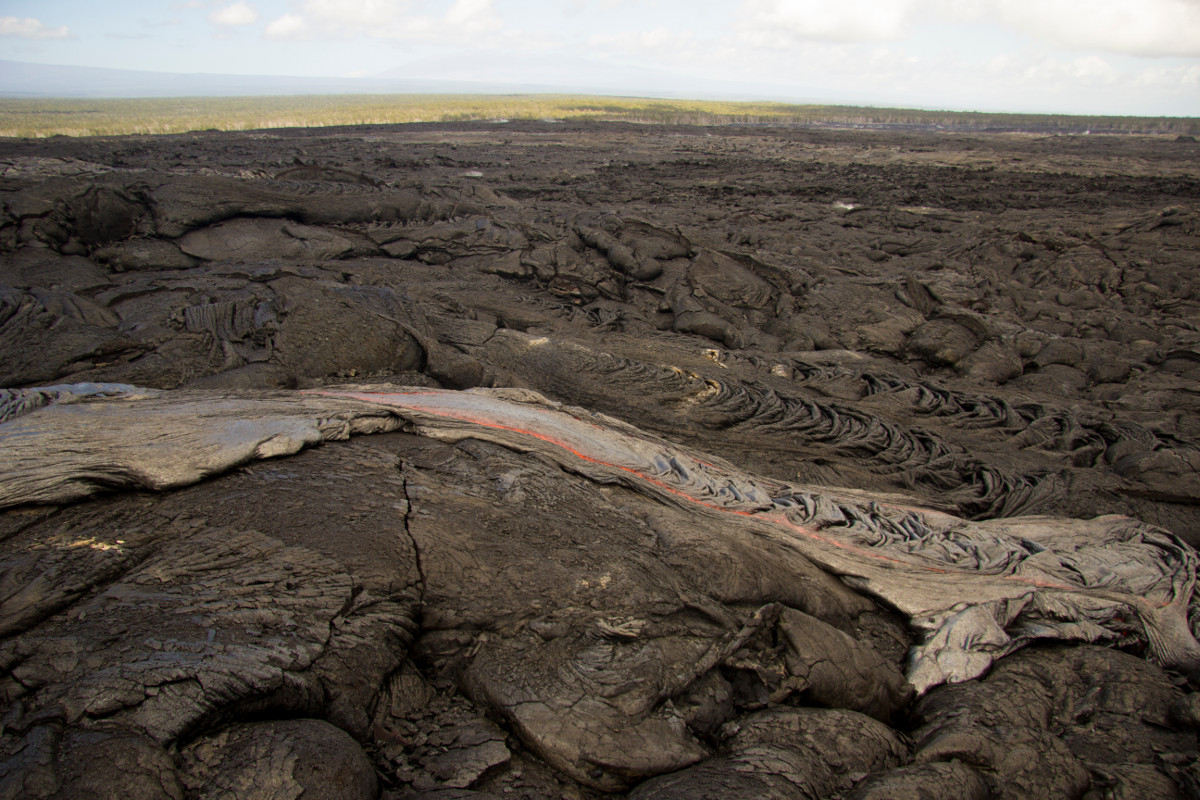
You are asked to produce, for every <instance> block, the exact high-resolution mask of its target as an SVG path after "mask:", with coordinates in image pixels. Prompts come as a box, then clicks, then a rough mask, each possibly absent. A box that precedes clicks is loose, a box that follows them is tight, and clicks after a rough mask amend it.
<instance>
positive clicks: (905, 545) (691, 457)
mask: <svg viewBox="0 0 1200 800" xmlns="http://www.w3.org/2000/svg"><path fill="white" fill-rule="evenodd" d="M501 128H503V137H499V136H498V132H499V131H500V130H501ZM463 133H469V134H470V135H469V136H464V135H462V134H463ZM659 134H663V135H662V136H659ZM368 136H369V140H368ZM500 138H503V139H504V140H505V142H506V143H505V144H499V143H498V141H499V139H500ZM448 142H452V143H453V144H454V145H455V147H456V148H457V150H456V153H455V159H454V160H450V159H446V158H444V157H443V156H444V155H445V152H444V151H445V147H446V144H447V143H448ZM547 145H552V146H547ZM881 146H882V147H887V148H889V149H888V151H887V152H888V153H889V158H888V160H887V161H886V162H879V163H871V164H867V163H863V158H864V153H867V154H869V153H870V152H872V151H873V150H874V149H875V148H878V147H881ZM181 148H188V149H189V151H190V152H193V153H194V154H196V155H197V156H198V158H199V160H198V161H197V162H195V163H203V164H204V165H205V166H204V167H203V168H193V167H184V166H181V165H180V161H179V159H178V158H177V157H176V155H175V154H176V153H178V152H179V151H180V149H181ZM864 148H866V149H864ZM0 149H3V150H4V151H5V152H4V167H5V168H4V171H3V175H2V176H0V197H2V198H3V203H0V390H3V394H2V395H0V507H2V508H3V510H0V797H13V798H17V797H22V798H23V797H30V798H56V799H61V800H66V798H76V797H113V796H124V797H128V798H130V800H137V799H139V798H172V799H178V800H182V798H192V797H196V798H199V797H214V798H215V797H235V796H236V797H241V798H248V799H249V800H254V798H265V797H296V798H301V797H303V798H312V797H326V796H327V797H363V798H387V800H407V799H408V798H417V797H424V798H439V799H440V800H468V798H480V800H486V798H494V797H521V798H543V797H546V798H549V797H564V796H569V797H576V798H596V797H601V796H620V795H622V794H627V795H628V796H630V797H638V798H674V797H681V798H682V797H687V798H703V797H714V798H715V797H779V798H804V797H814V798H815V797H845V798H856V799H857V800H876V799H877V798H884V797H887V798H918V797H938V798H941V797H961V798H970V799H971V800H975V798H989V797H1003V798H1009V797H1012V798H1017V797H1023V798H1043V797H1048V796H1054V797H1078V798H1083V797H1088V798H1092V797H1100V796H1106V797H1107V796H1111V797H1133V798H1138V800H1142V798H1150V797H1173V796H1179V797H1184V796H1189V795H1188V793H1189V792H1191V793H1194V792H1195V791H1196V786H1198V785H1200V761H1198V760H1197V755H1196V754H1197V752H1198V750H1200V746H1198V744H1197V733H1198V730H1200V722H1198V720H1200V711H1197V708H1198V702H1197V700H1196V698H1197V694H1196V693H1195V691H1194V689H1195V687H1196V684H1195V680H1196V676H1195V669H1196V667H1197V665H1198V663H1200V662H1198V661H1197V656H1198V652H1200V651H1197V650H1196V646H1195V636H1196V634H1197V632H1198V630H1200V629H1198V628H1197V626H1196V620H1197V619H1200V601H1198V600H1197V599H1196V596H1195V571H1196V566H1197V563H1198V560H1197V559H1198V557H1197V556H1196V553H1195V551H1194V550H1193V549H1192V547H1193V546H1195V545H1196V544H1200V534H1198V533H1197V532H1198V531H1200V479H1198V477H1197V476H1198V475H1200V404H1198V402H1197V393H1196V388H1197V387H1196V379H1197V377H1200V370H1198V369H1197V366H1196V365H1197V364H1198V363H1200V358H1197V356H1196V353H1197V352H1200V350H1198V348H1200V337H1198V336H1197V334H1196V333H1195V324H1194V323H1195V319H1196V316H1197V313H1198V304H1200V299H1198V298H1200V292H1197V291H1196V289H1195V286H1194V283H1195V279H1196V270H1195V267H1196V263H1195V262H1196V259H1195V254H1196V253H1197V252H1200V215H1198V212H1200V208H1198V206H1197V204H1198V203H1200V192H1198V191H1197V189H1196V186H1195V182H1194V181H1190V180H1188V179H1186V178H1181V177H1179V176H1180V175H1185V174H1188V173H1187V171H1188V170H1191V169H1193V168H1194V165H1193V164H1192V163H1191V161H1189V160H1188V158H1189V157H1190V153H1191V151H1190V150H1189V149H1188V148H1187V147H1181V146H1180V145H1179V144H1178V143H1175V142H1170V141H1166V140H1160V139H1155V138H1151V137H1134V136H1130V137H1107V140H1106V141H1105V142H1103V143H1100V142H1099V141H1098V140H1096V141H1092V140H1089V141H1087V142H1083V141H1081V140H1074V139H1073V140H1071V141H1066V140H1065V139H1063V138H1050V139H1046V138H1041V139H1034V138H1028V139H1026V138H1014V137H992V136H988V135H976V136H972V137H970V140H969V141H967V140H964V139H962V138H961V137H945V136H942V135H939V134H936V133H922V132H917V131H910V132H905V133H876V132H863V131H849V132H847V131H838V132H825V131H817V130H805V129H802V128H789V129H783V128H764V127H731V128H728V129H714V128H704V129H699V128H695V129H693V128H672V129H669V130H668V129H659V128H654V127H648V126H626V125H616V124H613V125H608V124H576V123H570V124H555V125H552V124H549V123H533V122H513V123H505V124H504V125H503V126H499V127H498V126H497V125H495V124H492V123H488V124H486V125H484V124H482V123H480V124H475V123H463V124H461V125H414V126H376V127H374V128H372V129H370V130H369V131H367V130H365V129H364V130H362V131H359V130H355V129H344V130H340V131H338V132H336V133H332V132H328V131H321V130H311V131H299V130H298V131H275V132H272V135H271V137H269V138H267V137H259V136H256V135H240V134H220V135H217V134H203V135H191V134H189V135H183V136H167V137H139V138H138V139H137V141H136V143H135V142H132V140H130V141H126V140H124V139H120V138H111V139H68V138H63V137H59V138H56V139H53V140H44V141H15V140H8V141H5V142H0ZM297 150H303V154H304V161H303V163H301V162H300V161H298V160H297V158H296V152H297ZM614 152H620V153H623V154H627V155H625V156H622V160H617V161H614V160H613V159H612V153H614ZM463 164H470V165H471V169H473V170H476V172H473V173H472V177H469V178H468V177H465V176H464V175H463V169H464V166H463ZM1122 164H1125V165H1127V169H1126V168H1125V167H1122V166H1120V165H1122ZM1122 169H1125V172H1124V173H1121V172H1120V170H1122ZM985 170H986V172H985ZM479 173H481V174H482V175H483V177H478V174H479ZM731 175H735V176H736V180H730V177H729V176H731ZM568 176H569V177H568ZM1099 176H1103V180H1104V185H1105V193H1104V195H1103V198H1102V199H1101V198H1099V197H1098V196H1097V195H1096V193H1095V192H1094V190H1093V189H1092V188H1089V187H1094V185H1095V181H1096V180H1097V178H1098V177H1099ZM346 384H353V385H350V386H348V385H346ZM335 386H340V387H341V388H338V389H334V387H335ZM398 387H405V388H403V389H401V388H398ZM473 388H479V389H481V391H466V392H463V391H461V390H467V389H473ZM299 390H307V391H299ZM530 390H532V391H530ZM310 391H311V392H316V393H309V392H310ZM372 391H374V392H375V394H374V395H372V394H370V393H371V392H372ZM380 391H383V392H385V393H389V392H390V393H391V395H388V396H381V395H379V392H380ZM456 391H457V392H458V393H457V394H456V393H455V392H456ZM400 392H403V393H405V394H398V393H400ZM414 392H425V393H426V394H424V395H418V394H411V393H414ZM388 397H390V399H388ZM439 404H441V405H439ZM560 404H563V405H560ZM450 410H453V411H454V414H450V415H449V416H447V414H448V413H449V411H450ZM367 434H370V435H367ZM622 459H625V460H622ZM1035 514H1036V515H1038V516H1030V515H1035ZM1118 515H1125V516H1118ZM1189 543H1190V544H1189ZM1189 681H1190V682H1189Z"/></svg>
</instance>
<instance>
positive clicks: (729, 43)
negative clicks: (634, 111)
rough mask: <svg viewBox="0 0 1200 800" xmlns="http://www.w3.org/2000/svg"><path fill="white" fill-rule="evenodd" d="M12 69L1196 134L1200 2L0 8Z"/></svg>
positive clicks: (815, 0)
mask: <svg viewBox="0 0 1200 800" xmlns="http://www.w3.org/2000/svg"><path fill="white" fill-rule="evenodd" d="M0 58H2V59H8V60H13V61H26V62H34V63H41V64H59V65H68V66H84V67H115V68H122V69H135V70H153V71H160V72H186V73H200V72H203V73H226V74H245V75H290V76H310V77H318V76H320V77H355V78H369V77H372V76H378V75H381V74H387V75H389V76H391V77H413V78H421V79H458V80H463V79H471V80H476V81H486V80H507V81H519V82H522V83H536V84H541V85H548V86H556V87H562V88H563V89H572V88H604V89H609V90H619V91H622V92H625V93H628V94H654V93H655V91H656V90H661V89H663V88H664V87H669V88H671V90H672V91H674V92H675V93H676V94H678V93H680V92H682V93H688V92H689V91H690V92H692V93H694V94H695V95H696V96H713V95H714V94H721V93H725V94H729V95H730V96H733V95H735V94H736V95H738V96H741V97H750V96H756V97H762V98H772V99H786V100H793V101H799V102H804V101H809V102H813V101H816V102H843V103H848V104H854V105H867V104H869V105H888V106H906V107H918V108H934V109H958V110H980V111H1016V112H1049V113H1079V114H1117V115H1171V116H1200V0H103V2H98V1H97V0H0Z"/></svg>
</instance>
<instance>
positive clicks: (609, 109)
mask: <svg viewBox="0 0 1200 800" xmlns="http://www.w3.org/2000/svg"><path fill="white" fill-rule="evenodd" d="M480 119H485V120H486V119H557V120H568V119H573V120H618V121H625V122H641V123H658V124H665V125H728V124H777V125H778V124H800V125H829V126H853V125H865V126H876V125H901V126H903V125H918V126H935V125H936V126H942V127H944V128H947V129H952V130H989V129H991V130H1021V131H1031V132H1043V133H1055V132H1062V133H1082V132H1084V131H1091V132H1092V133H1170V134H1185V133H1186V134H1200V119H1196V118H1192V117H1079V116H1063V115H1040V114H990V113H981V112H949V111H919V110H911V109H901V108H856V107H853V106H819V105H789V104H785V103H761V102H753V103H743V102H723V101H715V100H714V101H710V100H652V99H644V98H634V97H583V96H571V95H309V96H288V97H182V98H147V99H129V100H58V99H0V136H6V137H43V136H54V135H56V134H62V135H66V136H114V135H122V134H134V133H183V132H186V131H195V130H207V129H213V128H215V129H218V130H225V131H244V130H256V129H264V128H293V127H320V126H330V125H376V124H388V123H398V122H460V121H465V120H480Z"/></svg>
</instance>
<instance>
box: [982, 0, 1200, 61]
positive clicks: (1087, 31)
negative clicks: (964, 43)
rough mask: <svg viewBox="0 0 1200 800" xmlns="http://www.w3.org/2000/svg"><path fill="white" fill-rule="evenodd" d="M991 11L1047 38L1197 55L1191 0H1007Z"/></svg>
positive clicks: (1198, 6) (1144, 52)
mask: <svg viewBox="0 0 1200 800" xmlns="http://www.w3.org/2000/svg"><path fill="white" fill-rule="evenodd" d="M993 5H994V8H993V9H992V14H991V15H992V16H994V18H995V19H997V20H998V21H1000V22H1001V23H1002V24H1004V25H1007V26H1008V27H1010V28H1012V29H1014V30H1017V31H1020V32H1022V33H1025V34H1027V35H1029V36H1033V37H1036V38H1038V39H1041V40H1043V41H1046V42H1047V43H1050V44H1054V45H1058V46H1060V47H1066V48H1071V49H1079V50H1099V51H1102V52H1108V53H1125V54H1129V55H1136V56H1151V57H1153V56H1197V55H1200V2H1197V0H1136V1H1135V2H1131V1H1130V0H1089V2H1086V3H1081V2H1078V0H1009V2H996V3H994V4H993Z"/></svg>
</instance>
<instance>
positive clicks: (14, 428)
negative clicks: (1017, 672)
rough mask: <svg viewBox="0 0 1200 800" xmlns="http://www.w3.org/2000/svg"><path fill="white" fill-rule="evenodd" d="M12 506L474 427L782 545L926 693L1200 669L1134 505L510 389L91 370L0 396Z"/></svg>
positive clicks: (1168, 543) (1186, 554)
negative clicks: (1042, 508)
mask: <svg viewBox="0 0 1200 800" xmlns="http://www.w3.org/2000/svg"><path fill="white" fill-rule="evenodd" d="M0 419H4V420H6V421H5V422H3V424H0V462H3V463H4V464H5V465H6V467H5V470H4V477H3V479H2V480H0V507H2V506H14V505H19V504H25V503H59V502H65V501H71V500H77V499H81V498H83V497H86V496H88V495H91V494H95V493H98V492H102V491H107V490H110V489H113V488H140V489H167V488H173V487H178V486H183V485H186V484H188V483H193V482H196V481H199V480H202V479H203V478H205V477H207V476H210V475H214V474H217V473H220V472H222V471H225V470H228V469H230V468H232V467H235V466H237V465H239V464H242V463H245V462H247V461H249V460H252V459H255V458H264V457H273V456H282V455H288V454H292V453H295V452H297V451H299V450H300V449H302V448H304V447H307V446H312V445H316V444H319V443H321V442H323V441H327V440H334V439H341V438H346V437H347V436H349V435H352V434H357V433H372V432H381V431H392V430H399V429H404V430H408V431H410V432H415V433H419V434H422V435H425V436H429V437H433V438H437V439H441V440H445V441H460V440H466V439H478V440H484V441H489V442H493V443H496V444H499V445H502V446H504V447H506V448H509V449H511V450H515V451H518V452H523V453H529V454H531V455H534V456H537V457H540V458H543V459H549V460H550V461H552V462H554V463H556V464H558V465H559V466H560V467H561V468H563V469H564V470H567V471H569V472H572V473H575V474H578V475H582V476H584V477H586V478H588V479H590V480H593V481H596V482H600V483H609V484H621V485H624V486H626V487H628V488H630V489H632V490H634V491H637V492H639V493H643V494H646V495H649V496H652V497H654V498H656V499H657V500H659V501H661V502H664V503H669V504H672V505H675V506H677V507H681V508H685V509H689V510H691V511H694V513H695V514H697V515H700V516H702V517H705V518H710V519H711V520H712V521H713V524H720V525H722V526H725V527H726V528H729V527H733V528H740V529H743V530H745V532H746V535H747V536H766V537H771V538H774V539H777V540H780V541H785V542H786V543H787V544H788V545H789V546H791V547H793V548H795V549H797V550H799V551H800V552H801V553H803V554H804V555H805V556H806V557H807V558H808V559H809V560H811V561H812V562H814V563H816V564H818V565H819V566H820V567H822V568H823V569H825V570H826V571H828V572H830V573H832V574H835V575H837V576H839V577H841V578H842V580H843V581H844V582H845V583H847V584H848V585H850V586H851V587H852V588H855V589H857V590H860V591H863V592H866V593H868V594H870V595H873V596H874V597H876V598H878V599H880V600H881V601H883V602H885V603H886V604H888V605H890V606H892V607H894V608H896V609H898V610H899V611H901V612H902V613H903V614H905V615H906V616H907V617H908V618H909V620H910V621H911V623H912V625H913V626H914V627H915V628H917V629H918V630H920V631H921V632H922V633H923V637H924V638H923V640H922V641H921V642H920V643H919V644H918V645H917V646H915V647H914V649H913V651H912V653H911V654H910V662H909V667H908V676H907V677H908V679H909V681H910V682H911V683H912V684H913V685H914V686H915V687H916V689H917V690H918V691H919V692H925V691H927V690H928V689H930V688H931V687H933V686H936V685H938V684H941V683H945V682H958V681H963V680H967V679H970V678H973V677H977V676H979V675H981V674H982V673H983V672H985V671H986V670H987V668H988V666H989V665H990V664H991V663H992V661H993V660H994V659H996V658H998V657H1000V656H1002V655H1005V654H1007V653H1009V652H1012V651H1013V650H1016V649H1018V648H1019V647H1021V646H1022V645H1023V644H1025V643H1027V642H1029V641H1032V640H1035V639H1065V640H1078V641H1089V642H1104V643H1125V644H1132V643H1135V642H1141V643H1142V644H1144V645H1145V647H1146V648H1147V651H1148V653H1149V655H1150V657H1151V658H1152V659H1154V660H1156V661H1158V662H1160V663H1162V664H1163V665H1165V666H1169V667H1173V668H1177V669H1182V670H1185V671H1195V670H1197V669H1200V644H1198V643H1197V640H1196V638H1195V634H1194V631H1193V630H1192V629H1191V628H1190V624H1189V610H1190V609H1191V608H1192V606H1193V604H1194V603H1195V602H1196V601H1195V597H1194V593H1195V582H1196V566H1197V556H1196V553H1195V551H1194V550H1192V549H1191V548H1190V547H1189V546H1187V545H1186V544H1184V543H1182V542H1181V541H1179V540H1178V539H1177V538H1176V537H1174V536H1173V535H1171V534H1170V533H1168V532H1166V531H1164V530H1162V529H1160V528H1156V527H1154V526H1151V525H1147V524H1145V523H1141V522H1138V521H1136V520H1133V519H1130V518H1128V517H1118V516H1106V517H1099V518H1096V519H1092V520H1071V519H1060V518H1051V517H1015V518H1008V519H1003V520H991V521H984V522H973V521H966V520H963V519H961V518H958V517H954V516H951V515H948V514H944V513H941V512H937V511H931V510H926V509H919V508H915V507H911V506H906V505H900V504H896V503H894V502H890V498H885V499H882V500H875V499H872V498H871V497H870V496H869V495H864V494H863V493H856V492H853V491H837V490H830V491H825V490H814V489H813V488H812V487H801V486H796V485H789V484H787V483H783V482H780V481H775V480H769V479H763V478H760V477H756V476H754V475H750V474H748V473H746V472H744V471H742V470H739V469H737V468H736V467H734V466H732V465H731V464H728V463H726V462H724V461H723V460H721V459H719V458H716V457H713V456H710V455H706V454H703V453H701V452H699V451H697V450H694V449H691V448H688V447H684V446H680V445H676V444H673V443H671V442H669V441H667V440H665V439H663V438H661V437H657V436H654V435H651V434H647V433H645V432H642V431H640V430H638V429H637V428H634V427H633V426H630V425H628V424H625V423H623V422H621V421H619V420H617V419H614V418H612V417H609V416H605V415H602V414H597V413H593V412H589V411H586V410H584V409H580V408H575V407H568V406H563V405H561V404H558V403H554V402H552V401H549V400H547V399H546V398H544V397H543V396H541V395H539V394H537V393H534V392H530V391H526V390H513V389H491V390H484V389H476V390H469V391H445V390H431V389H425V388H403V387H387V388H384V389H381V387H379V386H373V387H370V388H369V389H368V388H366V387H351V386H347V387H337V388H329V389H324V390H314V391H306V392H293V391H274V392H256V393H249V392H246V393H238V394H230V393H227V392H216V391H203V390H190V391H183V390H180V391H156V390H143V389H138V388H135V387H131V386H124V385H120V384H81V385H67V386H55V387H46V388H43V389H24V390H8V391H6V392H4V393H3V394H2V395H0Z"/></svg>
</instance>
